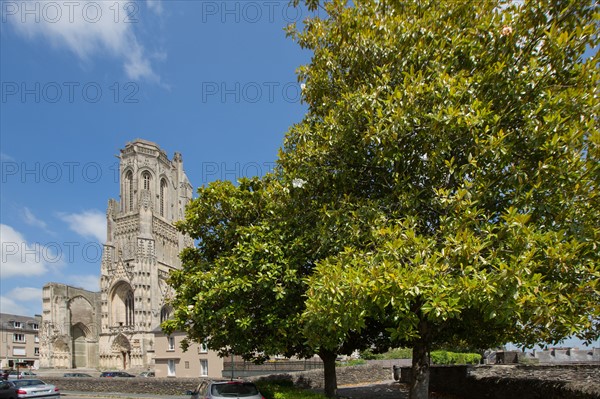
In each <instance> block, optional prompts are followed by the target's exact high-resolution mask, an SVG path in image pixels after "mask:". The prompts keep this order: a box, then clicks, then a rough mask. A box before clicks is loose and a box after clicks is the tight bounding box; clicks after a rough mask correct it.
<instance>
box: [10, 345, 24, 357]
mask: <svg viewBox="0 0 600 399" xmlns="http://www.w3.org/2000/svg"><path fill="white" fill-rule="evenodd" d="M12 354H13V356H27V350H26V349H25V348H17V347H14V346H13V348H12Z"/></svg>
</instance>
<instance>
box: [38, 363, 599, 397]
mask: <svg viewBox="0 0 600 399" xmlns="http://www.w3.org/2000/svg"><path fill="white" fill-rule="evenodd" d="M431 370H432V373H431V388H432V390H433V391H436V392H440V393H443V392H444V393H448V394H454V395H456V396H457V398H461V399H486V398H489V399H515V398H518V399H558V398H561V399H598V398H600V365H560V366H559V365H552V366H524V365H493V366H476V367H470V366H469V367H467V366H434V367H432V368H431ZM409 373H410V368H407V367H403V368H402V378H403V379H404V381H407V378H409V375H410V374H409ZM337 378H338V386H344V385H353V384H360V383H372V382H377V381H389V380H391V379H392V367H391V363H389V362H385V363H371V364H367V365H362V366H348V367H338V369H337ZM42 379H43V380H44V381H46V382H48V383H51V384H55V385H56V386H57V387H59V388H60V389H61V391H81V392H112V393H115V392H122V393H150V394H156V395H184V394H185V392H186V391H190V390H194V389H195V388H196V386H197V385H198V383H199V382H200V379H198V378H98V377H91V378H64V377H51V376H47V377H42ZM252 379H254V380H261V379H286V380H289V381H293V382H294V383H295V384H296V385H297V386H300V387H303V388H314V389H321V388H323V371H322V370H311V371H304V372H294V373H285V374H279V375H273V376H268V377H254V378H252Z"/></svg>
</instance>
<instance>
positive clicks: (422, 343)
mask: <svg viewBox="0 0 600 399" xmlns="http://www.w3.org/2000/svg"><path fill="white" fill-rule="evenodd" d="M419 335H420V338H419V340H418V341H417V342H415V344H414V346H413V355H412V373H411V377H410V393H409V396H408V398H409V399H428V398H429V351H430V348H429V345H430V344H429V326H428V323H427V320H423V319H421V320H420V321H419Z"/></svg>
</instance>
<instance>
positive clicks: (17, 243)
mask: <svg viewBox="0 0 600 399" xmlns="http://www.w3.org/2000/svg"><path fill="white" fill-rule="evenodd" d="M0 245H1V247H2V251H1V253H2V259H1V262H0V276H1V277H2V279H5V278H10V277H15V276H39V275H42V274H44V273H46V272H47V271H48V267H49V265H50V264H52V263H55V264H56V263H58V262H60V255H57V254H56V251H55V249H56V247H55V246H43V245H40V244H38V243H28V242H27V241H26V240H25V237H23V235H22V234H21V233H19V232H18V231H16V230H15V229H13V228H12V227H10V226H8V225H6V224H0Z"/></svg>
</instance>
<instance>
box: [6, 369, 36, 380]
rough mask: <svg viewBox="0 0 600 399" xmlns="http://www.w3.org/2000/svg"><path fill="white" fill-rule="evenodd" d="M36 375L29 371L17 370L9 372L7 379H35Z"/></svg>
mask: <svg viewBox="0 0 600 399" xmlns="http://www.w3.org/2000/svg"><path fill="white" fill-rule="evenodd" d="M35 376H36V374H35V373H32V372H31V371H17V370H10V371H9V372H8V378H9V379H14V380H17V379H21V378H35Z"/></svg>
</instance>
